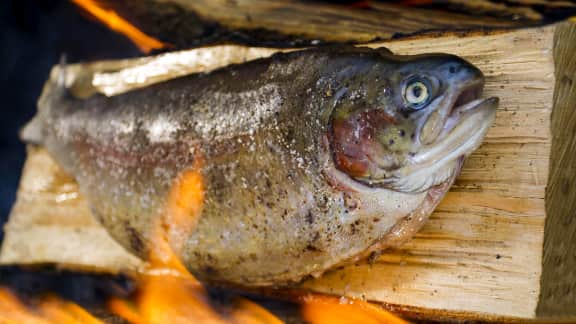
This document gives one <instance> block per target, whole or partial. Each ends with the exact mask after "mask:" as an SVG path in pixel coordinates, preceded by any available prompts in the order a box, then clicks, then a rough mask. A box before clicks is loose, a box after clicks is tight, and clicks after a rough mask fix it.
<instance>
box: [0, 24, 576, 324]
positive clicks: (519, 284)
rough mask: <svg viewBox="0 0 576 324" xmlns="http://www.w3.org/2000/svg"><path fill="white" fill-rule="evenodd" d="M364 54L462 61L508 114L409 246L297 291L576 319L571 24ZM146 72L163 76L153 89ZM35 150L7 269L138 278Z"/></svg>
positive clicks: (113, 76) (177, 67)
mask: <svg viewBox="0 0 576 324" xmlns="http://www.w3.org/2000/svg"><path fill="white" fill-rule="evenodd" d="M366 46H370V47H380V46H386V47H388V48H389V49H390V50H392V51H393V52H394V53H397V54H417V53H428V52H446V53H453V54H456V55H459V56H462V57H464V58H466V59H467V60H469V61H470V62H472V63H473V64H475V65H477V66H478V67H479V68H480V69H481V70H482V71H483V72H484V73H485V75H486V87H485V92H486V95H487V96H498V97H500V107H499V109H498V112H497V116H496V121H495V123H494V125H493V127H492V128H491V129H490V131H489V133H488V135H487V138H486V140H485V142H484V144H483V145H482V146H481V147H480V148H479V149H478V150H477V151H476V152H475V153H474V154H473V155H472V156H471V157H470V158H469V159H468V160H467V162H466V163H465V166H464V169H463V171H462V173H461V175H460V176H459V178H458V179H457V181H456V183H455V185H454V186H453V188H452V189H451V191H450V193H449V194H448V195H447V196H446V198H445V199H444V201H443V202H442V203H441V205H440V206H439V207H438V208H437V210H436V212H435V213H434V214H433V215H432V216H431V219H430V221H429V222H428V223H427V225H426V226H425V227H424V228H423V229H422V231H421V232H420V233H419V234H418V235H417V236H416V237H415V238H414V239H413V240H412V241H410V242H408V243H407V244H405V245H404V246H403V247H401V248H400V249H396V250H393V251H385V253H383V254H382V255H381V256H379V257H376V258H373V259H372V260H370V261H366V262H360V263H358V264H355V265H350V266H346V267H343V268H341V269H336V270H334V271H331V272H329V273H327V274H325V275H324V276H322V277H321V278H318V279H311V280H308V281H306V282H304V283H303V284H302V287H303V288H306V289H311V290H314V291H320V292H328V293H334V294H342V295H345V296H353V297H361V298H366V299H368V300H372V301H377V302H382V303H385V304H387V305H388V306H390V307H396V308H400V309H403V310H405V311H408V312H411V313H413V314H414V313H417V314H421V315H422V316H423V317H428V318H430V317H433V318H438V317H443V316H448V317H450V316H452V317H456V318H460V319H461V318H474V319H495V320H502V319H511V318H534V317H539V316H576V286H575V285H576V272H574V270H573V269H574V268H576V254H575V252H574V251H576V220H575V219H574V212H575V211H576V189H574V186H573V184H574V183H575V181H576V110H575V109H574V107H575V105H576V82H574V80H575V79H576V55H575V54H576V24H574V23H571V22H564V23H561V24H557V25H553V26H547V27H538V28H526V29H516V30H501V31H494V32H490V33H486V32H470V33H466V34H462V33H458V34H455V33H450V32H447V33H445V34H443V35H438V34H435V35H434V36H426V35H421V36H417V37H416V36H415V37H411V38H405V39H400V40H389V41H385V42H380V43H371V44H366ZM276 51H278V49H273V48H246V47H242V46H232V45H228V46H215V47H205V48H199V49H193V50H187V51H181V52H175V53H168V54H163V55H160V56H157V57H148V58H141V59H136V60H124V61H116V62H114V61H109V62H99V63H94V64H92V65H91V66H88V67H86V66H83V67H82V68H80V66H78V65H76V66H72V67H71V68H70V69H69V76H70V77H69V78H68V79H69V81H70V82H72V83H74V82H75V83H76V84H81V83H82V82H85V81H86V80H96V79H98V80H100V81H98V83H96V84H94V83H93V84H92V85H91V86H89V87H87V86H86V84H89V83H83V84H84V86H78V87H77V89H76V90H74V91H77V93H79V94H85V95H87V94H89V93H92V92H94V91H99V92H103V93H108V94H109V95H114V94H116V93H121V92H123V91H128V90H130V89H132V88H135V87H136V85H138V86H146V85H147V84H150V83H153V82H160V81H162V80H165V79H166V78H171V77H175V76H177V75H181V74H186V73H192V72H198V71H210V70H213V69H215V68H218V67H220V66H225V65H228V64H230V63H237V62H242V61H245V60H250V59H254V58H257V57H263V56H268V55H271V54H272V53H274V52H276ZM169 55H172V57H170V56H169ZM181 62H185V64H184V65H182V63H181ZM155 64H156V66H161V67H163V69H151V68H149V67H150V66H154V65H155ZM146 66H148V68H147V67H146ZM183 68H184V70H183ZM57 69H58V67H56V68H55V70H54V71H53V72H54V73H53V77H55V74H56V73H57ZM150 71H156V72H158V71H160V72H158V73H159V74H157V75H155V76H153V77H150V76H149V75H147V74H146V73H147V72H150ZM162 71H163V72H162ZM138 76H141V78H139V79H138ZM134 77H136V78H134ZM107 78H108V79H107ZM106 80H108V81H106ZM110 80H112V82H109V81H110ZM114 80H115V81H114ZM131 80H138V81H139V82H131ZM142 81H144V82H143V83H142ZM107 82H108V83H107ZM112 85H114V87H112ZM73 89H74V87H73ZM28 152H29V156H28V161H27V162H26V165H25V168H24V171H23V176H22V181H21V184H20V189H19V193H18V199H17V202H16V204H15V205H14V208H13V210H12V213H11V215H10V220H9V223H8V224H7V226H6V228H5V229H6V236H5V241H4V242H3V245H2V251H1V254H0V262H1V263H3V264H41V263H51V264H58V265H59V266H62V267H72V268H75V267H82V268H91V269H94V270H97V271H104V272H118V271H127V270H128V271H130V270H135V269H137V268H138V267H139V266H141V265H142V261H141V260H138V259H137V258H136V257H134V256H132V255H130V254H128V253H127V252H126V251H125V250H123V249H122V248H121V247H120V246H119V245H118V244H116V243H115V242H114V241H113V240H112V239H111V238H110V237H109V236H108V235H107V233H106V231H105V230H104V229H103V228H102V227H100V226H99V224H98V223H97V222H96V221H94V220H93V219H92V218H91V215H90V212H89V209H88V207H87V204H86V202H85V200H84V199H83V198H82V196H81V195H80V194H79V193H78V191H77V187H76V184H75V183H74V181H73V179H71V178H70V177H69V176H67V175H65V174H64V173H63V171H62V170H60V169H59V167H58V166H57V165H56V164H55V162H54V161H53V160H52V159H51V157H50V156H49V155H48V154H47V153H46V151H44V150H43V149H42V148H38V147H29V151H28Z"/></svg>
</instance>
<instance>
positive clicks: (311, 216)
mask: <svg viewBox="0 0 576 324" xmlns="http://www.w3.org/2000/svg"><path fill="white" fill-rule="evenodd" d="M306 223H308V224H309V225H312V224H314V214H312V212H311V211H309V212H308V213H307V214H306Z"/></svg>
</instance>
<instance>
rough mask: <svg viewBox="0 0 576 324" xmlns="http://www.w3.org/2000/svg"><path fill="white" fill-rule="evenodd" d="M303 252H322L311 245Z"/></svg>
mask: <svg viewBox="0 0 576 324" xmlns="http://www.w3.org/2000/svg"><path fill="white" fill-rule="evenodd" d="M305 250H306V251H309V252H322V250H321V249H319V248H317V247H316V246H314V245H311V244H308V245H306V248H305Z"/></svg>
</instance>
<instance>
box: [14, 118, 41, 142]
mask: <svg viewBox="0 0 576 324" xmlns="http://www.w3.org/2000/svg"><path fill="white" fill-rule="evenodd" d="M19 135H20V140H22V141H23V142H25V143H29V144H36V145H41V144H42V139H43V138H44V136H43V135H42V121H41V120H40V118H39V117H38V116H35V117H34V118H32V120H31V121H29V122H28V123H27V124H26V125H24V127H22V129H21V130H20V134H19Z"/></svg>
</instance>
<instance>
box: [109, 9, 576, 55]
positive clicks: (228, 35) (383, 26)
mask: <svg viewBox="0 0 576 324" xmlns="http://www.w3.org/2000/svg"><path fill="white" fill-rule="evenodd" d="M329 2H330V1H301V0H242V1H230V0H122V1H114V2H110V3H109V5H110V6H111V7H112V8H113V9H114V10H116V11H118V12H119V13H120V14H121V15H122V16H123V17H125V18H127V19H128V20H130V21H132V22H133V23H135V24H136V25H137V26H138V27H139V28H140V29H142V30H143V31H145V32H146V33H147V34H150V35H152V36H154V37H156V38H158V39H160V40H162V41H164V42H167V43H170V44H172V45H173V46H174V47H175V48H176V49H178V48H189V47H192V46H198V45H206V44H214V43H222V42H235V43H242V44H248V45H258V46H276V47H278V46H281V47H286V46H292V47H293V46H303V45H304V46H306V45H311V44H312V45H313V44H316V43H322V42H350V43H363V42H369V41H373V40H378V39H380V40H385V39H391V38H399V37H405V36H410V35H415V34H420V33H423V32H429V31H447V30H450V31H469V30H493V29H496V28H518V27H526V26H535V25H541V24H543V23H551V22H553V21H557V20H561V19H563V18H566V17H569V16H570V15H572V14H576V2H575V1H567V0H565V1H548V0H538V1H534V0H514V1H494V0H490V1H488V0H473V1H469V0H449V1H439V2H436V1H396V2H397V4H391V3H389V2H384V1H382V2H380V1H375V0H373V1H365V2H364V4H365V8H354V7H353V6H352V5H351V4H352V3H354V2H357V3H358V2H361V1H353V0H351V1H333V2H344V3H346V2H347V3H349V4H348V5H346V4H339V5H338V4H331V3H329ZM403 3H404V4H410V6H406V5H404V6H403V5H401V4H403Z"/></svg>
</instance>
